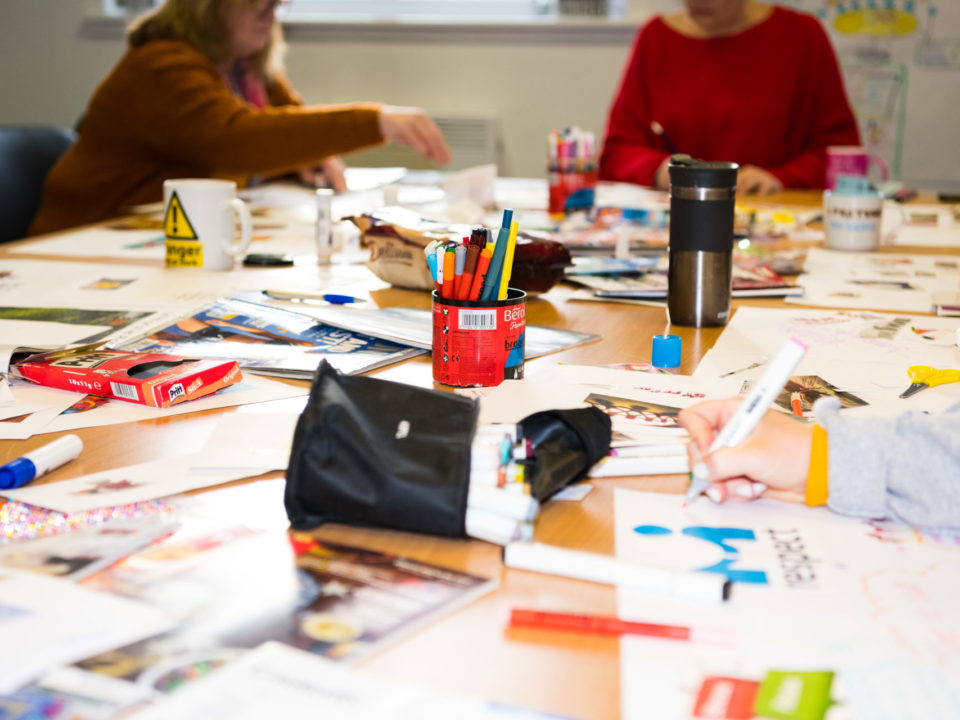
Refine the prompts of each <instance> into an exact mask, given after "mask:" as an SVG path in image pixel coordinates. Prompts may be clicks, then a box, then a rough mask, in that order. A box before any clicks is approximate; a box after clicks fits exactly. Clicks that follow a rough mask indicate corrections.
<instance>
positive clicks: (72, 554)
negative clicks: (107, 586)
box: [0, 514, 177, 580]
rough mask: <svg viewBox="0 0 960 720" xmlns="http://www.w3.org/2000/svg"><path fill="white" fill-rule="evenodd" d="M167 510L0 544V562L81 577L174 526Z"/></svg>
mask: <svg viewBox="0 0 960 720" xmlns="http://www.w3.org/2000/svg"><path fill="white" fill-rule="evenodd" d="M176 525H177V523H176V521H175V520H173V519H172V518H171V517H170V516H168V515H167V514H159V515H150V516H148V517H142V518H133V519H126V518H121V519H118V520H113V521H111V522H107V523H103V524H101V525H96V526H94V527H88V528H82V529H79V530H73V531H72V532H69V533H61V534H58V535H49V536H47V537H40V538H36V539H34V540H24V541H21V542H16V543H8V544H5V545H0V565H3V566H4V567H10V568H16V569H18V570H29V571H31V572H37V573H41V574H43V575H52V576H56V577H64V578H68V579H70V580H80V579H81V578H84V577H86V576H87V575H90V574H92V573H95V572H97V571H99V570H102V569H104V568H106V567H109V566H110V565H112V564H113V563H116V562H119V561H120V560H121V559H122V558H124V557H126V556H127V555H131V554H133V553H135V552H137V551H139V550H141V549H142V548H144V547H146V546H148V545H149V544H150V543H152V542H154V541H156V540H158V539H159V538H161V537H163V536H164V535H168V534H170V533H172V532H173V531H174V530H175V529H176Z"/></svg>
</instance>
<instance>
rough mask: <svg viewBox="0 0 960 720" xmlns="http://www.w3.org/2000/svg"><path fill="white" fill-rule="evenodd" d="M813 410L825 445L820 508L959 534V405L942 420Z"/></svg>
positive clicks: (939, 416)
mask: <svg viewBox="0 0 960 720" xmlns="http://www.w3.org/2000/svg"><path fill="white" fill-rule="evenodd" d="M839 410H840V403H839V402H838V401H837V400H836V399H835V398H827V399H824V400H821V401H819V402H818V403H817V404H816V405H815V406H814V412H815V415H816V418H817V422H818V423H819V424H820V425H821V426H822V427H823V428H824V429H825V430H826V431H827V442H828V445H829V460H828V483H829V497H828V500H827V506H828V507H830V509H831V510H834V511H836V512H838V513H842V514H844V515H854V516H857V517H863V518H878V519H879V518H894V519H898V520H901V521H903V522H905V523H907V524H909V525H911V526H913V527H918V528H928V529H953V530H957V529H960V404H957V405H954V406H953V407H951V408H950V409H949V410H947V411H946V412H944V413H935V414H926V413H918V412H907V413H904V414H902V415H897V416H895V417H857V416H852V417H851V416H850V415H848V414H844V413H841V412H839Z"/></svg>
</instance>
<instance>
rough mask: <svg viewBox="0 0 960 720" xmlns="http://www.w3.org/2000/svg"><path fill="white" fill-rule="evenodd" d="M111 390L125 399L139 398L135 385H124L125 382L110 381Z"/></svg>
mask: <svg viewBox="0 0 960 720" xmlns="http://www.w3.org/2000/svg"><path fill="white" fill-rule="evenodd" d="M110 392H112V393H113V394H114V395H116V396H117V397H118V398H123V399H124V400H139V398H138V397H137V388H136V386H135V385H124V384H123V383H115V382H112V383H110Z"/></svg>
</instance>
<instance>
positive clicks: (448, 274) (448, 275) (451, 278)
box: [441, 247, 456, 298]
mask: <svg viewBox="0 0 960 720" xmlns="http://www.w3.org/2000/svg"><path fill="white" fill-rule="evenodd" d="M453 250H454V249H453V248H452V247H448V248H447V251H446V252H445V253H444V254H443V287H442V288H441V294H442V295H443V297H445V298H452V297H453V288H454V285H455V284H456V274H455V273H454V268H455V267H456V254H455V253H454V251H453Z"/></svg>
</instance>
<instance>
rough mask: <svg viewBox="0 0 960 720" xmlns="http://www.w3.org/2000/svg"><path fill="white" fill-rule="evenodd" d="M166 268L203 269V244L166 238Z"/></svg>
mask: <svg viewBox="0 0 960 720" xmlns="http://www.w3.org/2000/svg"><path fill="white" fill-rule="evenodd" d="M166 244H167V267H197V268H198V267H203V243H201V242H197V241H196V240H171V239H170V238H167V243H166Z"/></svg>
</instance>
